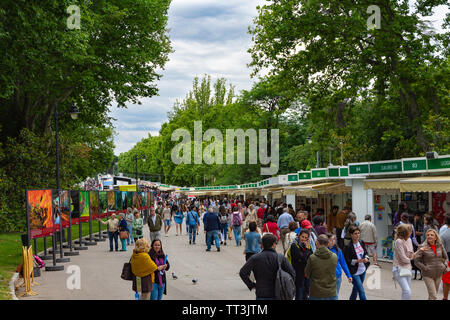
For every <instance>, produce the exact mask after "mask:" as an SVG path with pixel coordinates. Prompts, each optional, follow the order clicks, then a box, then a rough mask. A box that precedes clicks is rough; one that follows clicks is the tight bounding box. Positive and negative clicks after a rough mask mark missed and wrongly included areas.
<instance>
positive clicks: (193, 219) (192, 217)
mask: <svg viewBox="0 0 450 320" xmlns="http://www.w3.org/2000/svg"><path fill="white" fill-rule="evenodd" d="M189 209H190V211H189V212H188V213H187V216H186V225H188V226H189V229H188V231H189V244H192V243H193V244H195V235H196V234H197V226H200V220H199V217H198V214H197V212H196V211H195V210H194V206H191V207H190V208H189Z"/></svg>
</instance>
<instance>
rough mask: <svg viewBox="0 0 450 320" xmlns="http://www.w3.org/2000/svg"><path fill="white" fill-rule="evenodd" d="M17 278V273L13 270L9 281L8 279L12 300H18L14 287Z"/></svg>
mask: <svg viewBox="0 0 450 320" xmlns="http://www.w3.org/2000/svg"><path fill="white" fill-rule="evenodd" d="M17 279H19V273H18V272H15V273H14V275H13V276H12V278H11V281H9V289H10V291H11V296H12V300H19V298H17V296H16V287H15V282H16V281H17Z"/></svg>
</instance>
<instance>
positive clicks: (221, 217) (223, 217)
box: [220, 215, 228, 224]
mask: <svg viewBox="0 0 450 320" xmlns="http://www.w3.org/2000/svg"><path fill="white" fill-rule="evenodd" d="M227 222H228V217H227V215H223V216H220V223H222V224H225V223H227Z"/></svg>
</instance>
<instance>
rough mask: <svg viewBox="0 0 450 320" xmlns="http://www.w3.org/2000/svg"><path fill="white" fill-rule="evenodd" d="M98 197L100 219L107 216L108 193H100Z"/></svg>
mask: <svg viewBox="0 0 450 320" xmlns="http://www.w3.org/2000/svg"><path fill="white" fill-rule="evenodd" d="M98 197H99V206H100V207H99V213H100V218H104V217H106V216H108V193H107V192H106V191H100V192H99V194H98Z"/></svg>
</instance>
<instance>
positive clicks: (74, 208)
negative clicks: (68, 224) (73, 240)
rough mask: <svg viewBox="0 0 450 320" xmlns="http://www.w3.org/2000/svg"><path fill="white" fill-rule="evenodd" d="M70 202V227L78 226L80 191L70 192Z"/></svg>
mask: <svg viewBox="0 0 450 320" xmlns="http://www.w3.org/2000/svg"><path fill="white" fill-rule="evenodd" d="M70 200H71V201H70V202H71V204H70V205H71V219H72V225H78V224H79V223H80V191H78V190H71V191H70Z"/></svg>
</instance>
